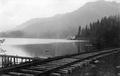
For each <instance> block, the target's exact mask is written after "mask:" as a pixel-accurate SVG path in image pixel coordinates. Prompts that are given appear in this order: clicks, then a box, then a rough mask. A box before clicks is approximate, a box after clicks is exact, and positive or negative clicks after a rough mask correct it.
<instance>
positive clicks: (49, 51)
mask: <svg viewBox="0 0 120 76" xmlns="http://www.w3.org/2000/svg"><path fill="white" fill-rule="evenodd" d="M2 39H3V38H0V40H2ZM4 39H5V42H4V43H3V44H1V46H0V48H1V49H0V54H7V55H17V56H26V57H41V58H46V57H54V56H61V55H67V54H74V53H80V52H85V50H84V49H83V46H84V44H85V43H86V41H84V40H66V39H32V38H4ZM3 50H6V51H4V52H3Z"/></svg>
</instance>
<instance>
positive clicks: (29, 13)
mask: <svg viewBox="0 0 120 76" xmlns="http://www.w3.org/2000/svg"><path fill="white" fill-rule="evenodd" d="M93 1H97V0H0V31H6V30H9V29H12V28H14V27H16V26H17V25H20V24H22V23H24V22H26V21H28V20H30V19H32V18H43V17H51V16H54V15H56V14H64V13H67V12H72V11H75V10H77V9H78V8H80V7H81V6H83V5H84V4H85V3H87V2H93ZM108 1H117V2H119V1H120V0H108Z"/></svg>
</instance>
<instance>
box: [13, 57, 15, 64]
mask: <svg viewBox="0 0 120 76" xmlns="http://www.w3.org/2000/svg"><path fill="white" fill-rule="evenodd" d="M13 62H14V65H15V57H13Z"/></svg>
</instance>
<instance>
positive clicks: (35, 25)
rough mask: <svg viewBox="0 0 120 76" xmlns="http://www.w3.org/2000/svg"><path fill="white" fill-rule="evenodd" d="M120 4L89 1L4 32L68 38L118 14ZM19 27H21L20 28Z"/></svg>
mask: <svg viewBox="0 0 120 76" xmlns="http://www.w3.org/2000/svg"><path fill="white" fill-rule="evenodd" d="M119 6H120V4H119V3H116V2H108V1H96V2H88V3H86V4H85V5H84V6H82V7H81V8H79V9H78V10H76V11H74V12H70V13H66V14H60V15H55V16H53V17H49V18H34V19H31V20H29V21H27V22H25V23H23V24H22V25H20V26H18V27H17V30H14V31H9V32H6V33H2V34H1V36H6V37H35V38H36V37H37V38H68V37H70V36H73V35H75V34H76V33H77V30H78V26H82V27H84V26H85V25H87V24H89V23H90V22H94V21H96V20H97V19H101V18H102V17H104V16H110V15H118V14H119V13H120V11H119V10H120V8H119ZM18 28H19V29H18ZM15 32H17V33H18V34H16V33H15Z"/></svg>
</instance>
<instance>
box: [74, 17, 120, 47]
mask: <svg viewBox="0 0 120 76" xmlns="http://www.w3.org/2000/svg"><path fill="white" fill-rule="evenodd" d="M81 38H84V39H88V40H89V41H90V43H91V44H92V45H93V46H94V47H95V48H96V49H105V48H116V47H120V16H110V17H103V18H102V19H101V20H97V21H96V22H93V23H90V24H89V25H86V27H85V28H81V26H79V30H78V34H77V35H76V39H81Z"/></svg>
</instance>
